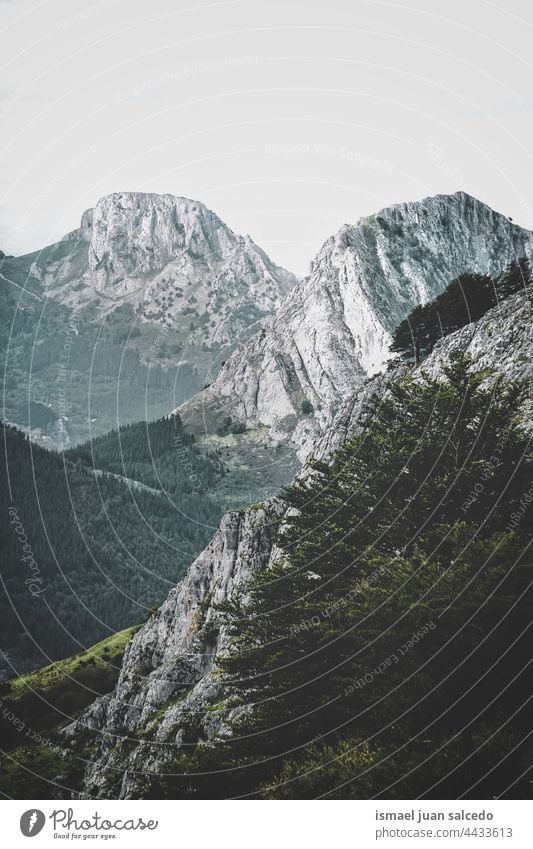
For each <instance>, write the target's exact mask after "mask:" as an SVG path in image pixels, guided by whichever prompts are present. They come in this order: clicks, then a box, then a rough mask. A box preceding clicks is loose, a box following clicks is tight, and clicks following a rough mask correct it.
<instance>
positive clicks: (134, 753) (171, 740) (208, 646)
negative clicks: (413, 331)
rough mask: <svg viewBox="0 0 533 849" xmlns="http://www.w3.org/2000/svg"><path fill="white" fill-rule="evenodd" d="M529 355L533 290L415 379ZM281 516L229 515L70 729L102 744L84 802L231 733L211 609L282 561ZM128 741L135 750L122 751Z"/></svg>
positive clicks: (513, 372)
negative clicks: (460, 356)
mask: <svg viewBox="0 0 533 849" xmlns="http://www.w3.org/2000/svg"><path fill="white" fill-rule="evenodd" d="M530 346H531V291H530V290H526V291H524V292H523V293H519V294H517V295H514V296H513V297H511V298H509V299H508V300H507V301H505V302H504V303H502V304H501V305H499V306H498V307H496V308H494V309H493V310H491V311H490V312H488V313H487V314H486V315H485V316H484V317H483V318H482V319H480V320H479V321H478V322H477V323H475V324H472V325H469V326H468V327H465V328H462V329H461V330H459V331H457V332H456V333H454V334H451V335H450V336H448V337H447V338H445V339H443V340H442V341H441V342H440V343H439V344H438V345H437V346H436V348H435V350H434V351H433V353H432V354H431V356H430V357H428V359H427V360H426V361H425V362H424V363H422V365H421V366H419V367H418V369H417V370H415V372H414V374H415V376H416V375H417V374H419V375H420V374H422V373H423V372H426V373H429V374H431V375H433V376H435V377H438V376H439V375H441V374H442V368H443V366H444V365H445V364H446V363H447V362H448V360H449V356H450V354H451V353H452V352H454V351H467V352H468V353H469V354H470V356H471V357H472V359H473V363H472V368H473V369H477V368H480V367H483V368H486V367H489V368H492V369H494V373H495V374H502V375H503V376H504V378H506V379H514V378H521V377H532V376H533V365H532V363H531V359H530V357H529V356H528V352H529V351H530ZM404 370H405V367H404V366H402V365H400V366H399V367H397V368H396V369H394V370H393V371H392V372H391V373H390V374H388V375H382V374H380V375H377V376H375V377H373V378H370V379H369V380H367V382H366V383H365V385H364V386H363V387H362V388H361V389H360V390H358V391H357V392H355V393H354V394H352V396H350V397H349V398H347V399H346V401H345V402H344V404H343V405H342V406H341V408H340V409H339V411H338V412H337V414H336V416H335V417H334V419H333V422H332V423H331V425H330V426H329V427H328V428H327V430H326V431H325V432H324V434H323V435H322V438H321V440H320V441H319V443H318V444H317V445H316V447H315V454H316V456H318V457H320V458H322V459H327V458H328V457H329V456H331V453H332V452H333V451H334V450H335V449H336V448H338V447H339V446H340V445H341V444H342V443H344V442H345V441H346V440H348V439H349V438H350V437H351V436H352V435H353V434H354V433H355V432H356V431H357V429H358V427H359V426H360V424H361V417H362V412H363V410H364V407H365V404H366V402H367V401H368V400H369V398H370V397H371V396H372V395H375V394H376V393H377V394H378V395H380V394H383V393H384V392H386V391H387V384H388V382H389V381H390V380H394V379H396V377H397V376H398V375H400V374H401V373H402V372H403V371H404ZM489 379H490V378H489ZM526 415H528V413H527V412H526ZM301 474H303V475H305V474H308V470H307V469H306V468H304V469H303V471H302V472H301ZM284 512H285V508H284V505H283V503H282V502H281V501H280V500H279V499H274V500H272V501H270V502H268V503H266V504H265V505H263V506H262V507H261V508H260V509H250V510H248V511H246V512H244V513H230V514H228V515H226V516H225V517H224V519H223V521H222V523H221V525H220V528H219V530H218V531H217V533H216V535H215V537H214V539H213V541H212V543H211V544H210V545H209V546H208V547H207V548H206V549H205V551H204V552H203V553H202V554H201V555H200V556H199V557H198V559H197V560H196V561H195V563H194V564H193V566H192V567H191V570H190V572H189V575H188V576H187V578H186V579H185V580H184V581H183V583H182V584H180V585H179V586H178V587H176V588H175V589H174V590H172V591H171V593H170V595H169V597H168V599H167V600H166V602H165V603H164V604H163V605H162V607H161V608H160V610H159V611H158V612H157V613H155V614H154V615H153V616H152V618H151V619H150V620H149V621H148V622H147V624H146V625H145V626H144V627H143V628H142V629H141V630H140V631H139V632H138V633H137V634H136V636H135V637H134V638H133V640H132V642H131V643H130V645H129V647H128V649H127V651H126V654H125V657H124V661H123V667H122V671H121V675H120V678H119V681H118V684H117V687H116V690H115V691H114V692H113V693H112V694H111V696H109V697H106V698H104V699H99V700H98V701H97V702H95V703H94V704H93V705H92V707H91V708H89V710H88V711H87V712H86V713H85V715H84V716H82V718H81V720H79V721H78V722H77V723H74V724H73V725H71V726H70V727H69V728H68V729H67V732H66V733H67V735H68V736H73V737H74V741H75V740H76V739H77V737H78V735H80V734H86V732H85V731H84V728H86V727H87V726H89V727H90V728H91V729H93V732H94V733H95V735H96V736H95V738H94V739H95V740H96V741H98V740H100V743H99V745H98V751H97V754H96V757H95V759H94V760H93V762H92V763H91V764H90V765H89V767H88V769H87V773H86V778H85V793H86V795H87V796H90V797H104V798H105V797H111V798H113V797H117V796H118V797H119V798H135V797H136V796H139V795H141V796H142V792H143V786H144V783H143V782H144V778H143V775H146V773H147V772H149V771H154V772H157V771H164V767H165V763H168V759H169V758H171V757H172V753H173V752H175V750H176V747H177V748H179V747H180V746H183V745H186V744H187V743H194V742H195V741H198V740H206V739H216V738H219V739H220V738H221V737H223V736H224V734H226V733H227V720H228V716H227V714H226V713H224V710H223V709H221V708H220V707H217V705H216V703H217V702H218V701H219V698H220V693H219V688H218V685H217V680H216V676H214V675H213V666H214V662H215V660H216V656H217V654H218V653H219V652H221V651H223V650H224V647H225V645H226V644H227V636H226V635H225V633H224V631H223V629H220V628H219V624H218V623H217V613H216V611H215V610H214V609H213V603H219V602H221V601H226V600H228V599H231V598H232V595H233V593H235V591H236V590H242V588H243V587H245V585H246V582H247V580H248V579H249V577H250V576H251V575H253V574H254V573H256V572H257V571H258V570H262V569H265V568H266V567H267V566H268V564H269V563H270V562H271V561H273V560H274V559H276V558H277V557H278V556H279V554H280V552H279V550H278V549H277V548H276V529H277V527H279V522H280V521H282V519H283V515H284ZM229 718H230V717H229ZM128 735H129V737H130V742H123V739H124V738H125V737H126V736H128Z"/></svg>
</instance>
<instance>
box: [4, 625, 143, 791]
mask: <svg viewBox="0 0 533 849" xmlns="http://www.w3.org/2000/svg"><path fill="white" fill-rule="evenodd" d="M136 630H137V628H127V629H126V630H124V631H120V632H118V633H117V634H113V635H112V636H111V637H108V638H107V639H105V640H102V641H101V642H100V643H97V644H96V645H95V646H91V648H89V649H87V650H86V651H84V652H80V653H79V654H76V655H74V656H73V657H68V658H65V659H64V660H59V661H57V663H52V664H50V665H49V666H45V667H43V668H42V669H39V670H37V671H35V672H30V673H29V674H28V675H24V676H21V677H20V678H15V679H13V680H12V681H8V682H6V683H4V684H3V685H2V687H1V688H0V748H1V749H2V758H1V760H0V793H1V794H3V795H5V796H8V797H12V798H18V799H23V798H55V797H56V796H62V795H63V794H64V793H65V791H64V790H62V789H61V786H63V787H66V788H71V787H75V786H76V784H77V781H78V779H79V776H80V775H81V772H82V769H83V766H84V764H85V757H86V756H88V755H89V753H88V752H87V753H84V752H80V757H79V758H77V757H75V756H73V755H72V754H71V753H69V752H68V751H66V750H64V749H63V748H62V746H63V745H64V742H63V741H60V740H59V739H58V737H57V732H56V730H55V729H57V727H59V726H61V725H65V724H66V723H67V722H68V721H69V719H70V718H71V717H74V716H77V715H79V714H80V712H81V711H82V710H84V709H85V708H86V707H87V706H88V705H89V704H90V703H91V702H92V701H94V699H95V698H96V697H97V696H99V695H104V694H106V693H108V692H110V691H111V690H112V688H113V686H114V684H115V682H116V680H117V678H118V674H119V670H120V663H121V660H122V656H123V654H124V650H125V648H126V645H127V643H128V642H129V640H130V639H131V637H132V636H133V634H134V633H135V631H136ZM41 776H47V777H48V778H50V777H51V776H59V779H58V784H59V785H60V786H56V784H55V783H54V782H50V781H46V780H45V779H43V778H41Z"/></svg>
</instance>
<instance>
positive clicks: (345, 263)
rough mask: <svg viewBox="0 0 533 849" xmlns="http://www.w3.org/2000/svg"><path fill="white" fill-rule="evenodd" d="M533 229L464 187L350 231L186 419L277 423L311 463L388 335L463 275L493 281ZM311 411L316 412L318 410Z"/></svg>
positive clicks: (393, 209)
mask: <svg viewBox="0 0 533 849" xmlns="http://www.w3.org/2000/svg"><path fill="white" fill-rule="evenodd" d="M531 240H532V234H531V233H530V232H529V231H527V230H524V229H522V228H521V227H518V226H517V225H515V224H513V223H512V222H511V221H510V220H509V219H508V218H506V217H505V216H503V215H500V214H498V213H496V212H494V211H493V210H492V209H490V208H489V207H488V206H486V205H485V204H483V203H482V202H481V201H478V200H476V199H475V198H472V197H470V196H469V195H468V194H466V193H465V192H457V193H456V194H453V195H436V196H434V197H429V198H424V199H423V200H421V201H417V202H411V203H402V204H397V205H395V206H390V207H387V208H385V209H382V210H380V211H379V212H377V213H376V214H375V215H370V216H366V217H364V218H362V219H360V220H359V221H357V222H356V223H355V224H346V225H344V226H343V227H341V228H340V230H339V231H338V232H337V233H335V234H334V235H333V236H331V237H330V238H329V239H327V240H326V241H325V243H324V244H323V246H322V247H321V249H320V250H319V252H318V254H317V256H316V258H315V259H314V261H313V262H312V264H311V269H310V273H309V275H308V276H307V277H306V278H305V279H304V280H302V281H301V282H300V283H298V285H296V286H295V287H294V288H293V290H292V291H291V292H290V294H289V296H288V297H287V298H286V300H285V301H284V303H283V304H282V305H281V307H280V308H279V310H278V311H277V313H276V315H275V316H274V318H273V320H272V322H271V323H270V324H269V325H268V327H267V328H266V329H265V330H263V331H261V333H259V334H257V335H256V336H254V337H253V338H252V339H250V340H249V341H248V342H246V343H245V345H243V346H242V347H241V348H239V349H238V350H237V351H236V352H235V353H234V354H233V356H232V357H231V359H230V360H229V361H228V363H227V364H226V366H225V367H224V368H223V369H222V371H221V372H220V374H219V375H218V377H217V380H216V381H215V383H213V384H212V386H211V387H209V389H207V390H206V392H205V393H202V394H201V395H200V396H198V397H197V398H195V399H193V400H192V401H190V402H188V403H187V404H186V405H185V407H184V408H183V410H182V412H183V415H184V416H185V418H186V419H187V417H188V418H189V420H191V421H192V420H194V419H195V418H196V419H198V416H197V415H196V410H197V409H200V408H201V409H202V411H205V410H206V409H209V407H210V405H211V406H213V405H215V404H216V405H217V407H218V412H220V403H221V399H222V404H223V406H224V410H225V412H226V413H227V414H229V415H232V416H236V417H237V418H241V419H243V420H245V421H247V422H255V423H258V424H264V425H269V426H271V427H272V433H273V435H274V436H275V437H276V438H279V437H281V438H286V437H289V438H291V439H292V440H293V442H295V444H296V445H297V446H298V448H299V450H300V456H301V457H304V456H305V454H306V453H307V452H308V450H309V449H310V447H311V446H312V444H313V441H314V440H315V439H316V437H317V435H318V433H319V432H320V430H321V429H322V428H323V427H324V426H326V425H327V424H328V423H329V422H330V421H331V418H332V416H334V415H335V413H336V411H337V410H338V408H339V406H340V404H341V403H342V401H343V400H344V399H345V398H346V397H348V395H349V394H350V393H351V392H353V390H354V389H355V388H356V387H357V386H358V385H360V384H361V383H362V382H363V380H364V379H365V378H367V377H369V376H372V375H374V374H376V373H378V372H379V371H380V370H381V369H383V367H384V365H385V363H386V361H387V358H388V349H389V343H390V338H391V337H390V334H391V333H392V332H393V330H394V329H395V327H396V326H397V325H398V324H399V323H400V321H402V319H404V318H405V317H406V315H408V314H409V312H410V311H411V310H412V309H413V307H415V306H416V305H417V304H420V303H422V304H423V303H426V302H427V301H428V300H432V299H433V298H435V297H436V296H437V295H438V294H440V292H442V291H443V290H444V289H445V288H446V286H447V285H448V284H449V283H450V282H451V280H453V279H454V278H455V277H457V276H458V275H459V274H463V273H466V272H481V273H487V274H497V273H499V272H501V271H502V270H503V269H504V268H505V267H506V266H507V265H508V264H509V263H510V262H511V261H512V260H514V259H516V258H517V257H519V256H523V255H524V254H526V253H530V252H531V245H532V241H531ZM311 412H313V413H314V415H313V416H311V415H310V413H311Z"/></svg>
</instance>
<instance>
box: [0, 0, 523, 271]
mask: <svg viewBox="0 0 533 849" xmlns="http://www.w3.org/2000/svg"><path fill="white" fill-rule="evenodd" d="M498 6H499V7H500V8H498ZM0 30H1V47H2V49H1V53H0V56H1V59H0V63H1V64H2V75H1V77H0V116H1V117H2V134H1V140H0V146H1V148H2V156H1V161H0V195H1V206H0V248H2V249H3V250H4V251H6V252H8V253H15V254H18V253H24V252H28V251H31V250H36V249H38V248H39V247H42V246H43V245H45V244H49V243H50V242H53V241H56V240H57V239H58V238H60V237H61V236H62V235H63V234H64V233H66V232H68V231H69V230H71V229H74V228H75V227H76V226H78V223H79V219H80V216H81V214H82V212H83V211H84V210H85V209H86V208H88V207H90V206H93V205H94V204H95V203H96V201H97V200H98V198H99V197H101V196H102V195H104V194H108V193H109V192H113V191H151V192H170V193H172V194H176V195H184V196H187V197H191V198H196V199H198V200H201V201H203V202H204V203H206V204H207V205H208V206H209V207H210V208H211V209H213V210H215V212H217V213H218V214H219V215H220V217H221V218H222V219H223V220H224V221H226V222H227V223H228V224H229V225H230V226H231V227H232V228H233V229H234V230H236V231H237V232H241V233H249V234H250V235H251V236H252V238H253V239H254V240H255V241H256V242H257V243H258V244H259V245H261V247H263V248H264V249H265V250H266V251H267V253H268V254H269V255H270V256H271V257H272V258H273V259H274V260H275V261H277V262H278V263H280V264H282V265H285V266H286V267H287V268H290V269H291V270H292V271H295V272H296V273H298V274H304V273H305V272H306V271H307V267H308V263H309V261H310V259H311V258H312V256H313V255H314V254H315V253H316V251H317V250H318V248H319V247H320V245H321V243H322V242H323V241H324V239H326V238H327V237H328V236H329V235H330V234H331V233H332V232H334V231H335V230H336V229H338V228H339V227H340V226H341V225H342V224H343V223H345V222H353V221H356V220H357V219H358V218H359V217H360V216H362V215H367V214H370V213H372V212H375V211H376V210H377V209H379V208H381V207H383V206H386V205H388V204H391V203H397V202H400V201H405V200H416V199H419V198H421V197H424V196H426V195H429V194H435V193H437V192H453V191H456V190H457V189H464V190H466V191H468V192H470V193H471V194H474V195H476V196H477V197H479V198H480V199H481V200H483V201H485V202H486V203H488V204H490V205H491V206H492V207H494V208H495V209H497V210H498V211H500V212H503V213H504V214H506V215H510V216H512V217H513V218H514V220H515V221H516V222H518V223H520V224H522V225H524V226H527V227H532V228H533V168H532V163H531V150H532V144H531V139H532V138H533V134H532V117H531V116H532V106H533V99H532V98H533V95H532V91H533V87H532V64H533V54H532V50H531V44H532V43H533V13H532V11H531V8H530V4H528V3H526V2H525V0H506V2H505V3H503V0H500V3H499V4H495V3H493V2H487V0H468V2H466V0H461V2H457V0H447V2H443V0H410V1H409V2H407V3H406V4H405V5H403V4H402V3H400V2H380V0H228V2H220V0H217V1H216V2H206V3H202V0H178V2H176V0H149V2H146V0H143V2H140V0H85V2H82V0H44V2H43V0H40V1H39V0H34V2H30V0H12V2H5V0H3V2H2V0H0Z"/></svg>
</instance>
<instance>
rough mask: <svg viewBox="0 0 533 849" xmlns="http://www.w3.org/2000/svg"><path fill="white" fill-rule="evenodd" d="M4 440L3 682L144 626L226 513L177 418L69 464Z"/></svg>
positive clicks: (131, 430)
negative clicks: (211, 493) (212, 494)
mask: <svg viewBox="0 0 533 849" xmlns="http://www.w3.org/2000/svg"><path fill="white" fill-rule="evenodd" d="M0 434H1V436H2V444H3V445H2V453H3V462H2V465H3V470H4V471H3V477H4V480H6V481H7V482H8V484H9V485H8V486H4V487H3V488H2V496H1V503H0V531H1V544H0V545H1V548H0V558H1V563H2V569H1V579H2V591H1V597H0V645H1V646H2V649H3V651H4V652H6V653H7V660H6V661H4V663H3V667H4V669H3V675H4V676H5V675H6V674H7V675H13V674H14V672H15V671H18V672H20V671H25V670H27V669H28V668H32V667H34V666H36V665H43V664H45V663H47V662H49V661H50V660H55V659H58V658H61V657H65V656H67V655H70V654H73V653H75V652H77V651H79V650H80V648H82V647H85V646H87V645H91V644H92V643H95V642H97V641H98V640H100V639H102V638H103V637H105V636H108V635H109V634H110V633H113V632H115V631H118V630H121V629H122V628H125V627H127V626H129V625H133V624H136V623H137V622H139V621H140V620H142V619H143V618H144V616H145V614H146V613H147V611H149V610H150V609H151V608H152V607H153V606H154V605H157V604H159V603H160V602H161V601H162V600H163V599H164V598H165V596H166V595H167V593H168V591H169V589H170V588H171V587H172V586H174V585H175V584H176V582H177V581H178V580H179V579H180V578H181V577H182V575H183V574H184V573H185V571H186V569H187V567H188V566H189V565H190V563H191V562H192V561H193V559H194V558H195V557H196V555H197V554H198V553H199V552H200V551H201V550H202V548H204V546H205V545H206V544H207V542H208V541H209V539H210V537H211V536H212V533H213V528H214V527H216V525H217V523H218V521H219V519H220V517H221V515H222V512H223V511H222V507H221V505H220V504H219V503H218V502H217V501H216V500H214V499H212V498H211V497H210V496H209V491H210V488H211V487H215V486H216V484H217V483H218V482H219V480H220V478H221V475H222V470H221V467H220V463H219V461H218V459H217V458H216V457H215V456H212V457H208V456H205V455H202V454H200V453H198V452H197V450H196V448H195V446H194V444H193V438H192V437H191V436H190V435H188V434H186V433H185V432H183V430H182V428H181V423H180V421H179V419H178V418H177V417H174V418H171V419H168V420H164V421H160V422H153V423H150V424H146V423H141V424H139V425H131V426H126V427H124V428H121V429H120V430H119V431H118V432H117V431H114V432H112V433H111V434H109V435H107V436H106V437H101V438H100V439H96V440H95V441H94V442H93V443H92V447H91V445H90V444H87V445H84V446H81V447H80V448H79V449H74V450H72V451H69V452H67V454H66V455H60V454H56V453H54V452H49V451H46V450H44V449H43V448H40V447H38V446H35V445H34V444H32V443H31V442H29V441H28V439H27V438H25V436H24V435H23V434H22V433H20V432H19V431H17V430H15V429H14V428H10V427H2V429H1V431H0ZM92 464H94V468H95V469H97V471H94V470H93V469H92V468H91V465H92ZM125 478H126V480H125ZM10 511H11V512H10ZM13 511H15V512H13ZM22 534H24V536H23V537H22V536H21V535H22ZM21 540H22V542H23V543H24V544H27V545H28V546H29V549H27V550H25V551H24V550H23V547H22V544H21ZM23 556H25V557H27V558H28V559H27V560H26V561H23V560H22V559H21V558H22V557H23ZM31 557H33V561H34V562H32V561H31ZM34 564H36V565H34ZM36 569H37V570H38V573H37V572H36V571H35V570H36ZM34 577H37V578H38V580H37V581H36V582H35V585H34V586H33V587H32V586H31V584H30V582H31V579H32V578H34ZM32 593H33V594H32Z"/></svg>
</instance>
